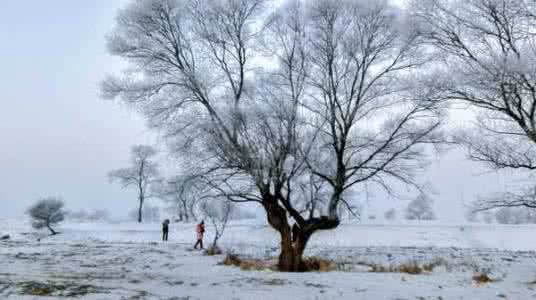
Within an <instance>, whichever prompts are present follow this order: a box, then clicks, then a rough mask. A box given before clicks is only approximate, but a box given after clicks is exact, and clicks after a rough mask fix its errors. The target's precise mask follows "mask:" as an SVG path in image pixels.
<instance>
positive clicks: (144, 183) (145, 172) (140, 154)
mask: <svg viewBox="0 0 536 300" xmlns="http://www.w3.org/2000/svg"><path fill="white" fill-rule="evenodd" d="M156 154H157V152H156V150H155V149H154V148H153V147H151V146H144V145H138V146H134V147H132V149H131V162H132V166H130V167H128V168H123V169H117V170H113V171H111V172H109V173H108V178H109V179H110V182H113V181H115V180H118V181H119V182H120V183H121V185H122V187H123V188H125V187H128V186H135V187H136V189H137V190H138V204H139V205H138V222H139V223H141V222H142V219H143V217H142V209H143V204H144V202H145V200H146V199H148V198H151V197H152V195H150V194H149V188H150V186H151V185H152V184H154V183H156V182H159V181H160V179H159V172H158V164H157V163H156V162H154V161H153V158H154V156H155V155H156Z"/></svg>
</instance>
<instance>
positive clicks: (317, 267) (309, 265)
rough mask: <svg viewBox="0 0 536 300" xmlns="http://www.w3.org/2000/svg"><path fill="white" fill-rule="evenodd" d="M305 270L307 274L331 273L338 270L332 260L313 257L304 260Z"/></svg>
mask: <svg viewBox="0 0 536 300" xmlns="http://www.w3.org/2000/svg"><path fill="white" fill-rule="evenodd" d="M303 268H304V271H305V272H331V271H335V270H337V265H336V264H335V262H334V261H332V260H328V259H324V258H321V257H316V256H313V257H307V258H304V259H303Z"/></svg>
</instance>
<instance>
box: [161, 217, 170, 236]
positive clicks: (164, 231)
mask: <svg viewBox="0 0 536 300" xmlns="http://www.w3.org/2000/svg"><path fill="white" fill-rule="evenodd" d="M168 234H169V219H165V220H164V222H162V241H167V240H168Z"/></svg>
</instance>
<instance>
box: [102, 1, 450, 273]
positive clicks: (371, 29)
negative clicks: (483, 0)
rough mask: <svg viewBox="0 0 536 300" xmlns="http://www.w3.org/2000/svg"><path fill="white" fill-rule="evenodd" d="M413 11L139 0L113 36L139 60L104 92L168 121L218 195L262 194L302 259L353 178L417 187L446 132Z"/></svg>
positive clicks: (332, 221)
mask: <svg viewBox="0 0 536 300" xmlns="http://www.w3.org/2000/svg"><path fill="white" fill-rule="evenodd" d="M403 16H404V14H403V13H401V12H400V11H399V10H398V9H397V8H395V7H392V6H390V5H389V4H388V2H387V1H357V0H356V1H349V0H346V1H344V0H343V1H329V0H322V1H310V2H305V1H303V2H302V1H282V2H281V1H264V0H220V1H206V0H194V1H180V0H162V1H154V0H153V1H133V2H131V3H130V4H129V5H127V6H126V7H125V8H124V9H123V10H121V11H120V13H119V15H118V18H117V24H116V27H115V29H114V30H113V31H112V33H111V34H110V35H109V36H108V48H109V50H110V53H112V54H113V55H116V56H119V57H122V58H123V59H125V60H126V61H127V62H128V63H129V64H130V68H129V69H128V71H127V72H125V73H123V74H122V75H120V76H109V77H107V78H106V79H105V80H104V81H103V83H102V91H103V94H104V96H105V97H107V98H120V99H121V100H123V101H124V103H126V104H127V105H129V106H131V107H132V108H134V109H136V110H139V111H141V112H142V113H143V114H144V115H145V116H146V117H147V119H148V121H149V124H150V125H151V126H153V127H155V128H157V129H159V130H161V132H163V133H164V135H165V137H166V140H167V141H168V143H169V147H170V149H171V151H172V153H174V154H176V155H177V156H180V157H182V158H183V161H184V162H185V163H184V164H183V165H182V167H183V169H184V170H185V172H188V173H189V176H195V177H196V178H198V179H199V180H200V181H201V182H203V184H204V185H205V187H207V188H208V189H209V191H207V193H209V195H210V196H211V197H220V198H221V197H224V198H226V199H227V200H230V201H234V202H239V203H240V202H253V203H257V204H259V205H260V206H261V207H263V208H264V210H265V212H266V217H267V221H268V223H269V224H270V225H271V227H272V228H274V229H275V230H276V231H277V232H278V233H279V234H280V237H281V246H280V247H281V253H280V256H279V268H280V269H281V270H284V271H299V270H303V267H304V266H303V264H302V255H303V251H304V250H305V247H306V245H307V242H308V241H309V239H310V238H311V236H312V235H313V234H314V233H315V232H316V231H318V230H329V229H333V228H336V227H337V226H338V225H339V223H340V220H339V214H338V213H339V211H340V209H339V207H340V206H346V207H351V205H349V203H348V201H350V200H349V197H348V196H347V195H348V194H349V193H350V192H351V190H352V189H358V188H359V186H360V185H361V184H363V183H365V182H369V183H371V182H373V183H376V184H379V185H381V186H383V187H384V188H387V189H389V190H390V189H391V183H392V182H394V181H400V182H402V183H405V184H409V185H411V186H415V185H416V184H417V182H416V181H415V177H414V176H415V171H416V170H419V169H420V168H422V167H424V164H425V159H424V154H425V147H426V145H429V144H431V143H436V142H438V141H439V140H440V135H439V129H440V125H441V110H440V109H439V108H440V107H439V104H440V103H439V102H438V101H436V98H435V87H436V84H435V81H433V80H431V79H429V78H428V77H427V75H426V74H427V72H425V71H424V70H426V68H427V63H428V62H429V60H428V58H429V57H428V56H427V53H426V52H425V51H423V49H422V47H421V46H422V45H421V43H420V42H421V40H420V36H419V34H418V32H417V31H414V30H412V26H411V24H409V23H408V22H406V20H405V19H404V17H403ZM307 182H309V183H310V184H307ZM308 189H312V190H308ZM303 195H307V196H306V197H304V196H303ZM319 198H321V199H319ZM294 223H295V224H297V226H298V230H297V236H296V242H295V243H293V242H292V237H291V226H292V225H293V224H294Z"/></svg>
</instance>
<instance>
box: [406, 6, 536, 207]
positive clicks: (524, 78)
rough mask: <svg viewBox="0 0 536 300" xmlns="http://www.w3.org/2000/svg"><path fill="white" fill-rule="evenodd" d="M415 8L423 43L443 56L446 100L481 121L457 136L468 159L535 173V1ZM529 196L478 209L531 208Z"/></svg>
mask: <svg viewBox="0 0 536 300" xmlns="http://www.w3.org/2000/svg"><path fill="white" fill-rule="evenodd" d="M414 8H415V12H416V15H415V16H416V17H417V18H418V19H419V20H420V21H421V22H422V23H423V25H422V28H421V30H422V32H423V35H424V37H426V40H427V42H429V43H430V44H431V45H433V46H434V47H435V48H436V49H437V50H439V51H440V52H441V53H442V54H443V55H444V64H443V67H442V70H441V71H443V72H444V73H445V74H446V76H443V77H445V78H448V80H446V84H445V85H444V91H443V92H444V94H443V96H444V97H445V98H446V99H450V100H453V101H458V102H460V103H465V104H469V105H470V106H471V107H473V108H475V110H476V112H477V113H478V115H479V117H478V119H477V121H476V124H475V128H470V129H469V130H468V132H464V133H462V134H460V135H459V137H458V138H457V140H458V142H460V143H461V144H462V145H463V146H465V147H466V148H467V150H468V154H469V157H470V158H471V159H473V160H475V161H479V162H483V163H486V164H487V165H488V166H490V167H491V168H493V169H497V170H498V169H516V170H527V171H532V170H534V169H536V144H535V143H536V48H535V45H536V44H535V42H536V6H535V5H534V1H527V0H519V1H511V0H463V1H462V0H454V1H449V0H425V1H415V7H414ZM439 77H442V76H439ZM531 194H532V192H530V191H529V194H525V191H521V192H520V193H519V194H518V195H513V194H510V193H508V194H507V195H505V197H504V201H501V200H498V199H497V198H495V197H494V196H493V197H491V198H493V199H490V202H489V203H486V201H481V202H480V204H483V206H482V208H488V209H489V208H493V207H501V206H525V207H529V208H531V207H533V206H532V205H531V203H533V202H531V201H526V200H527V198H530V197H531ZM514 198H515V199H514Z"/></svg>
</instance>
